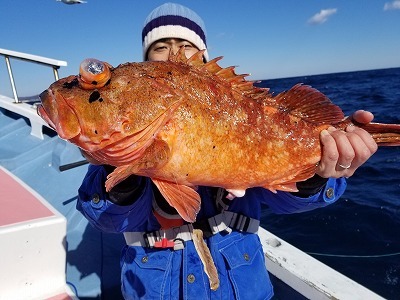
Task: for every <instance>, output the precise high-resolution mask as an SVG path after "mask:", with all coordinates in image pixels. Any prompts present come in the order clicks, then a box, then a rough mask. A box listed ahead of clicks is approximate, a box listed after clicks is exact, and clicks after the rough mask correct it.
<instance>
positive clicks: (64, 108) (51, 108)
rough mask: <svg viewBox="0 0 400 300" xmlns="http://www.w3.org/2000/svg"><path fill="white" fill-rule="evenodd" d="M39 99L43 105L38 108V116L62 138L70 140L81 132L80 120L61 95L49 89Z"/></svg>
mask: <svg viewBox="0 0 400 300" xmlns="http://www.w3.org/2000/svg"><path fill="white" fill-rule="evenodd" d="M39 98H40V101H41V104H40V105H38V108H37V113H38V115H39V116H40V117H41V118H42V119H43V120H44V121H45V122H46V123H47V124H49V126H50V127H51V128H53V129H54V130H55V131H56V132H57V134H58V135H59V136H60V138H62V139H65V140H70V139H72V138H74V137H76V136H77V135H78V134H79V133H80V132H81V128H80V125H79V121H78V118H77V117H76V115H75V113H74V111H73V110H72V108H71V107H70V106H69V105H68V104H67V102H66V101H65V99H64V97H63V96H62V95H61V94H60V93H57V92H53V90H51V89H47V90H45V91H43V92H42V93H41V94H40V95H39Z"/></svg>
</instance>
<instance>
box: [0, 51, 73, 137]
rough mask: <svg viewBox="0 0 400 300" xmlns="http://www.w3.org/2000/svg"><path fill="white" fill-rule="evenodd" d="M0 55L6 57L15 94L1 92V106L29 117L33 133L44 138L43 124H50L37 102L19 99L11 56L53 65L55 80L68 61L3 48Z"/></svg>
mask: <svg viewBox="0 0 400 300" xmlns="http://www.w3.org/2000/svg"><path fill="white" fill-rule="evenodd" d="M0 55H2V56H4V57H5V61H6V66H7V70H8V76H9V78H10V82H11V88H12V91H13V94H14V99H12V98H10V97H7V96H5V95H2V94H0V107H2V108H4V109H7V110H9V111H12V112H14V113H17V114H19V115H21V116H23V117H25V118H28V119H29V121H30V124H31V135H33V136H35V137H37V138H39V139H43V138H44V137H43V126H47V127H49V126H48V124H47V123H46V122H45V121H43V119H42V118H41V117H39V116H38V114H37V112H36V104H33V105H31V104H28V103H23V102H22V101H20V100H19V98H18V93H17V88H16V85H15V81H14V76H13V73H12V69H11V61H10V58H13V59H18V60H23V61H27V62H30V63H36V64H41V65H45V66H48V67H51V68H52V69H53V73H54V78H55V80H58V69H59V68H60V67H64V66H67V62H66V61H62V60H56V59H51V58H47V57H43V56H37V55H32V54H27V53H22V52H17V51H11V50H6V49H1V48H0Z"/></svg>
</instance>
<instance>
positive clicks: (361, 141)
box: [316, 110, 378, 178]
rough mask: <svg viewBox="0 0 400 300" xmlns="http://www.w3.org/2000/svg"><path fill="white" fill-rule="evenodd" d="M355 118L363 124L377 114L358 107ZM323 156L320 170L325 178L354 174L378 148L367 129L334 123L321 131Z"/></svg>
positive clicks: (319, 172)
mask: <svg viewBox="0 0 400 300" xmlns="http://www.w3.org/2000/svg"><path fill="white" fill-rule="evenodd" d="M352 118H353V119H354V120H355V121H357V122H359V123H362V124H367V123H369V122H371V121H372V119H373V118H374V115H373V114H372V113H370V112H368V111H363V110H358V111H356V112H355V113H354V114H353V116H352ZM321 144H322V157H321V161H320V163H319V165H318V168H317V172H316V173H317V174H318V175H319V176H321V177H324V178H329V177H333V178H339V177H350V176H352V175H353V174H354V172H355V171H356V170H357V169H358V168H359V167H360V166H361V165H362V164H364V163H365V162H366V161H367V160H368V159H369V158H370V157H371V156H372V155H373V154H374V153H375V152H376V150H377V149H378V146H377V144H376V143H375V141H374V140H373V138H372V137H371V135H370V134H369V133H368V132H366V131H365V130H364V129H361V128H359V127H357V126H353V125H350V126H348V127H347V128H346V130H345V131H343V130H339V129H335V128H333V127H330V128H328V130H323V131H322V132H321Z"/></svg>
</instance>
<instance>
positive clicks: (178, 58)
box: [168, 47, 188, 63]
mask: <svg viewBox="0 0 400 300" xmlns="http://www.w3.org/2000/svg"><path fill="white" fill-rule="evenodd" d="M168 60H169V61H172V62H183V63H186V61H187V60H188V59H187V57H186V54H185V47H181V48H179V50H178V52H177V53H176V54H174V52H173V51H172V49H171V50H170V51H169V56H168Z"/></svg>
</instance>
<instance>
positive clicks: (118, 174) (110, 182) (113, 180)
mask: <svg viewBox="0 0 400 300" xmlns="http://www.w3.org/2000/svg"><path fill="white" fill-rule="evenodd" d="M133 173H135V168H134V166H132V165H126V166H121V167H117V168H115V170H114V171H113V172H111V173H110V174H108V176H107V180H106V183H105V186H106V192H109V191H111V189H112V188H113V187H114V186H116V185H117V184H118V183H120V182H121V181H123V180H124V179H126V178H128V177H129V176H130V175H132V174H133Z"/></svg>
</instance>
